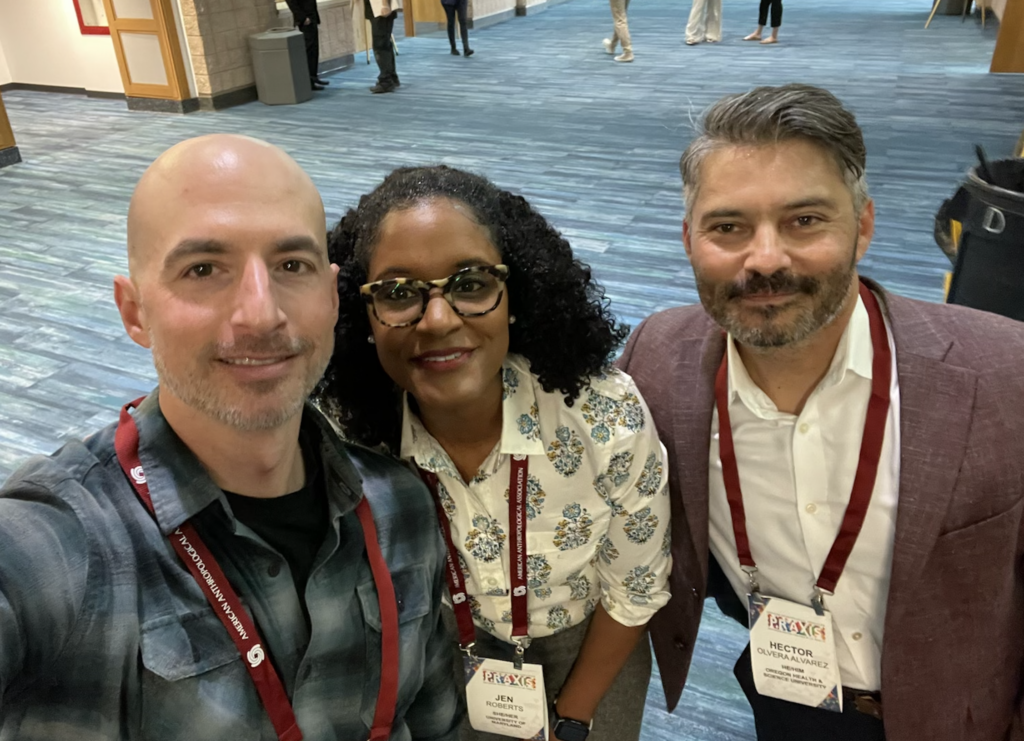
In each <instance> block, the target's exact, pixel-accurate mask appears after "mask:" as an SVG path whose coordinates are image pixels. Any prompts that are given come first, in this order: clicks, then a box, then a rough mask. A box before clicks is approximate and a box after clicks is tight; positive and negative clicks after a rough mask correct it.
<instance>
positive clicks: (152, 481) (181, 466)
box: [133, 390, 362, 535]
mask: <svg viewBox="0 0 1024 741" xmlns="http://www.w3.org/2000/svg"><path fill="white" fill-rule="evenodd" d="M133 417H134V419H135V425H136V427H137V428H138V431H139V461H140V462H141V463H142V470H143V471H144V472H145V475H146V482H147V483H148V485H149V492H150V496H151V497H152V500H153V510H154V512H155V514H156V521H157V524H158V525H159V527H160V531H161V532H162V533H163V534H164V535H170V534H171V533H172V532H174V530H175V529H177V528H178V527H180V526H181V524H182V523H184V522H187V521H188V520H190V519H192V518H193V517H195V516H196V515H197V514H199V513H200V512H202V511H203V510H204V509H206V508H207V507H209V506H210V505H211V504H213V503H214V502H218V501H219V502H220V503H221V505H222V506H223V507H224V510H225V512H228V513H230V512H231V508H230V507H229V506H228V503H227V499H226V497H224V494H223V492H222V491H221V490H220V488H219V487H218V486H217V485H216V484H215V483H214V482H213V479H211V478H210V476H209V474H207V472H206V470H205V469H204V468H203V465H202V463H200V462H199V459H198V458H196V456H195V454H194V453H193V452H192V451H191V450H190V449H189V448H188V446H186V445H185V443H184V442H182V440H181V438H180V437H178V435H177V434H176V433H175V432H174V430H173V429H172V428H171V426H170V424H169V423H168V422H167V419H166V418H165V417H164V415H163V413H162V412H161V411H160V401H159V390H154V391H153V392H152V393H151V394H150V395H149V396H148V397H146V399H145V400H144V401H143V402H142V403H141V404H140V405H139V407H138V408H137V409H136V410H135V412H134V414H133ZM302 426H303V430H305V431H307V432H309V433H310V438H311V439H313V440H316V441H318V444H319V459H320V462H321V465H322V466H323V471H322V474H323V476H324V481H325V483H326V486H327V495H328V498H329V499H330V501H331V503H332V505H333V509H335V512H336V514H340V515H344V514H347V513H348V512H350V511H352V510H353V509H355V506H356V505H357V504H358V503H359V500H360V499H362V479H361V478H360V476H359V474H358V472H357V471H356V469H355V467H354V466H353V465H352V463H351V461H350V460H349V458H348V455H346V454H345V451H344V443H343V442H342V441H341V440H340V439H339V437H338V435H337V433H336V432H335V431H334V429H333V428H332V427H331V425H330V423H329V422H328V421H327V420H326V419H325V418H324V416H323V415H322V414H321V413H320V411H319V410H317V409H316V407H314V406H313V405H312V404H309V403H307V404H306V406H305V408H304V410H303V416H302Z"/></svg>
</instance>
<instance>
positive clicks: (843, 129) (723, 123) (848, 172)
mask: <svg viewBox="0 0 1024 741" xmlns="http://www.w3.org/2000/svg"><path fill="white" fill-rule="evenodd" d="M793 139H804V140H807V141H810V142H812V143H814V144H817V145H818V146H819V147H821V148H822V149H823V150H825V151H826V152H828V154H830V155H831V156H832V157H833V158H834V159H835V162H836V165H837V166H838V167H839V172H841V173H842V176H843V181H844V182H845V183H846V187H847V188H849V190H850V195H852V196H853V208H854V211H855V212H856V213H858V214H859V213H860V212H861V211H862V210H863V209H864V206H865V205H867V202H868V183H867V179H866V177H865V174H864V171H865V166H866V160H867V150H866V149H865V147H864V136H863V134H862V133H861V130H860V127H859V126H858V125H857V120H856V119H855V118H854V116H853V114H852V113H850V111H848V110H846V109H845V108H844V107H843V104H842V103H840V102H839V99H838V98H836V96H834V95H833V94H832V93H830V92H829V91H828V90H824V89H822V88H819V87H814V86H813V85H803V84H799V83H791V84H789V85H783V86H781V87H758V88H754V89H753V90H750V91H749V92H746V93H740V94H738V95H729V96H726V97H724V98H722V99H721V100H719V101H718V102H717V103H715V104H714V105H712V106H711V107H710V108H709V109H708V110H707V111H706V112H705V113H704V117H703V120H702V121H701V126H700V130H699V131H698V133H697V136H696V138H694V140H693V141H691V142H690V146H688V147H687V148H686V151H685V152H683V156H682V159H680V160H679V170H680V172H681V173H682V175H683V199H684V201H685V202H686V212H687V213H689V212H690V210H691V209H692V208H693V203H694V201H695V200H696V198H697V190H698V187H699V185H700V168H701V165H702V164H703V163H704V160H705V159H706V158H707V156H708V155H709V154H711V152H713V151H715V150H716V149H718V148H720V147H723V146H751V145H753V146H762V145H767V144H776V143H778V142H783V141H789V140H793Z"/></svg>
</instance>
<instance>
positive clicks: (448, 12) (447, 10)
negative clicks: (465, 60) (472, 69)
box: [441, 0, 473, 57]
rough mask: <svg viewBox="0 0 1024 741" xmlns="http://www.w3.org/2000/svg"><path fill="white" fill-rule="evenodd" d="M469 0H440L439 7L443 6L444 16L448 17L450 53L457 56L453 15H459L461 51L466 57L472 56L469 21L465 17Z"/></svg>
mask: <svg viewBox="0 0 1024 741" xmlns="http://www.w3.org/2000/svg"><path fill="white" fill-rule="evenodd" d="M468 5H469V0H441V7H442V8H444V14H445V17H446V18H447V19H448V43H449V44H451V45H452V54H453V55H454V56H456V57H457V56H459V50H458V48H457V47H456V46H455V16H456V14H458V17H459V31H460V33H461V35H462V51H463V53H464V54H465V55H466V56H467V57H471V56H473V50H472V49H470V48H469V22H468V21H467V19H466V8H467V6H468Z"/></svg>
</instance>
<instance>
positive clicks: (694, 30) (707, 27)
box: [686, 0, 722, 44]
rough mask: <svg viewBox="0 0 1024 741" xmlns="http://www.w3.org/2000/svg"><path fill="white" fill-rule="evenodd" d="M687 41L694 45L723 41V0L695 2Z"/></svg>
mask: <svg viewBox="0 0 1024 741" xmlns="http://www.w3.org/2000/svg"><path fill="white" fill-rule="evenodd" d="M686 40H687V41H689V42H690V43H693V44H699V43H700V42H701V41H721V40H722V0H693V5H692V6H691V8H690V21H689V23H687V24H686Z"/></svg>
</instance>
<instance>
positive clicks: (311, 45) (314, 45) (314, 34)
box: [299, 23, 320, 85]
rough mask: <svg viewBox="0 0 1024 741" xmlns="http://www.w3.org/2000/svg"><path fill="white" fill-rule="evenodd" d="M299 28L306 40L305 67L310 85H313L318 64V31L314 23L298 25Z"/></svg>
mask: <svg viewBox="0 0 1024 741" xmlns="http://www.w3.org/2000/svg"><path fill="white" fill-rule="evenodd" d="M299 30H300V31H302V39H303V41H305V42H306V67H308V68H309V82H310V84H311V85H315V84H316V78H317V76H318V68H319V65H320V32H319V30H318V29H317V25H316V24H315V23H310V24H309V25H308V26H299Z"/></svg>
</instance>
